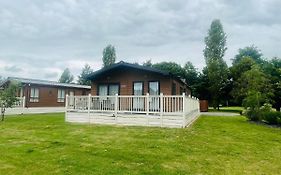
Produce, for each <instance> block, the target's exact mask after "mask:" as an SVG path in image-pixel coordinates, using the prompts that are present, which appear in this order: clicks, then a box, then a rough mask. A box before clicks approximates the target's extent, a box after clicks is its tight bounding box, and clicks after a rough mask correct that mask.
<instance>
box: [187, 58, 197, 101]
mask: <svg viewBox="0 0 281 175" xmlns="http://www.w3.org/2000/svg"><path fill="white" fill-rule="evenodd" d="M184 70H185V81H186V83H187V84H188V85H189V86H190V88H191V92H192V95H193V96H196V97H198V95H199V93H198V91H197V85H198V82H199V77H198V76H199V72H198V71H197V69H196V68H195V67H194V65H193V64H192V63H191V62H190V61H188V62H187V63H186V64H185V65H184Z"/></svg>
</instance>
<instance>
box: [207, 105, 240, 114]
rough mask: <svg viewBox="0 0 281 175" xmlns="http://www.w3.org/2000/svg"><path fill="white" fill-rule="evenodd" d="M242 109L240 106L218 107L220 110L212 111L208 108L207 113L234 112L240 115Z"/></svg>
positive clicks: (211, 108) (212, 109)
mask: <svg viewBox="0 0 281 175" xmlns="http://www.w3.org/2000/svg"><path fill="white" fill-rule="evenodd" d="M243 109H244V108H243V107H241V106H229V107H220V110H217V109H214V108H213V107H209V109H208V111H209V112H234V113H241V112H242V111H243Z"/></svg>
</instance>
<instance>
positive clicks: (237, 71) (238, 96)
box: [230, 56, 256, 105]
mask: <svg viewBox="0 0 281 175" xmlns="http://www.w3.org/2000/svg"><path fill="white" fill-rule="evenodd" d="M255 64H256V63H255V61H254V60H253V59H252V58H251V57H249V56H245V57H243V58H241V59H240V61H239V62H236V63H234V64H233V65H232V67H231V68H230V72H231V77H232V82H233V87H232V90H231V95H232V97H233V98H234V100H235V103H236V104H237V105H242V101H243V99H244V98H245V95H246V94H243V93H240V87H241V85H240V83H243V81H241V79H242V78H241V76H242V75H243V73H245V72H247V71H249V70H251V69H252V66H253V65H255ZM242 80H243V79H242Z"/></svg>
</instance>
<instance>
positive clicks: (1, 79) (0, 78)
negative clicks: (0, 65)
mask: <svg viewBox="0 0 281 175" xmlns="http://www.w3.org/2000/svg"><path fill="white" fill-rule="evenodd" d="M3 81H4V80H3V77H2V76H0V84H1V83H2V82H3Z"/></svg>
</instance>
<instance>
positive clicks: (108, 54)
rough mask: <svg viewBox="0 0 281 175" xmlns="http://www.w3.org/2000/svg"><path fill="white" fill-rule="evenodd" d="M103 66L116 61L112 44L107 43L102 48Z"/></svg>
mask: <svg viewBox="0 0 281 175" xmlns="http://www.w3.org/2000/svg"><path fill="white" fill-rule="evenodd" d="M102 61H103V67H107V66H110V65H112V64H114V63H115V61H116V53H115V47H114V46H113V45H108V46H106V47H105V48H104V49H103V56H102Z"/></svg>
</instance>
